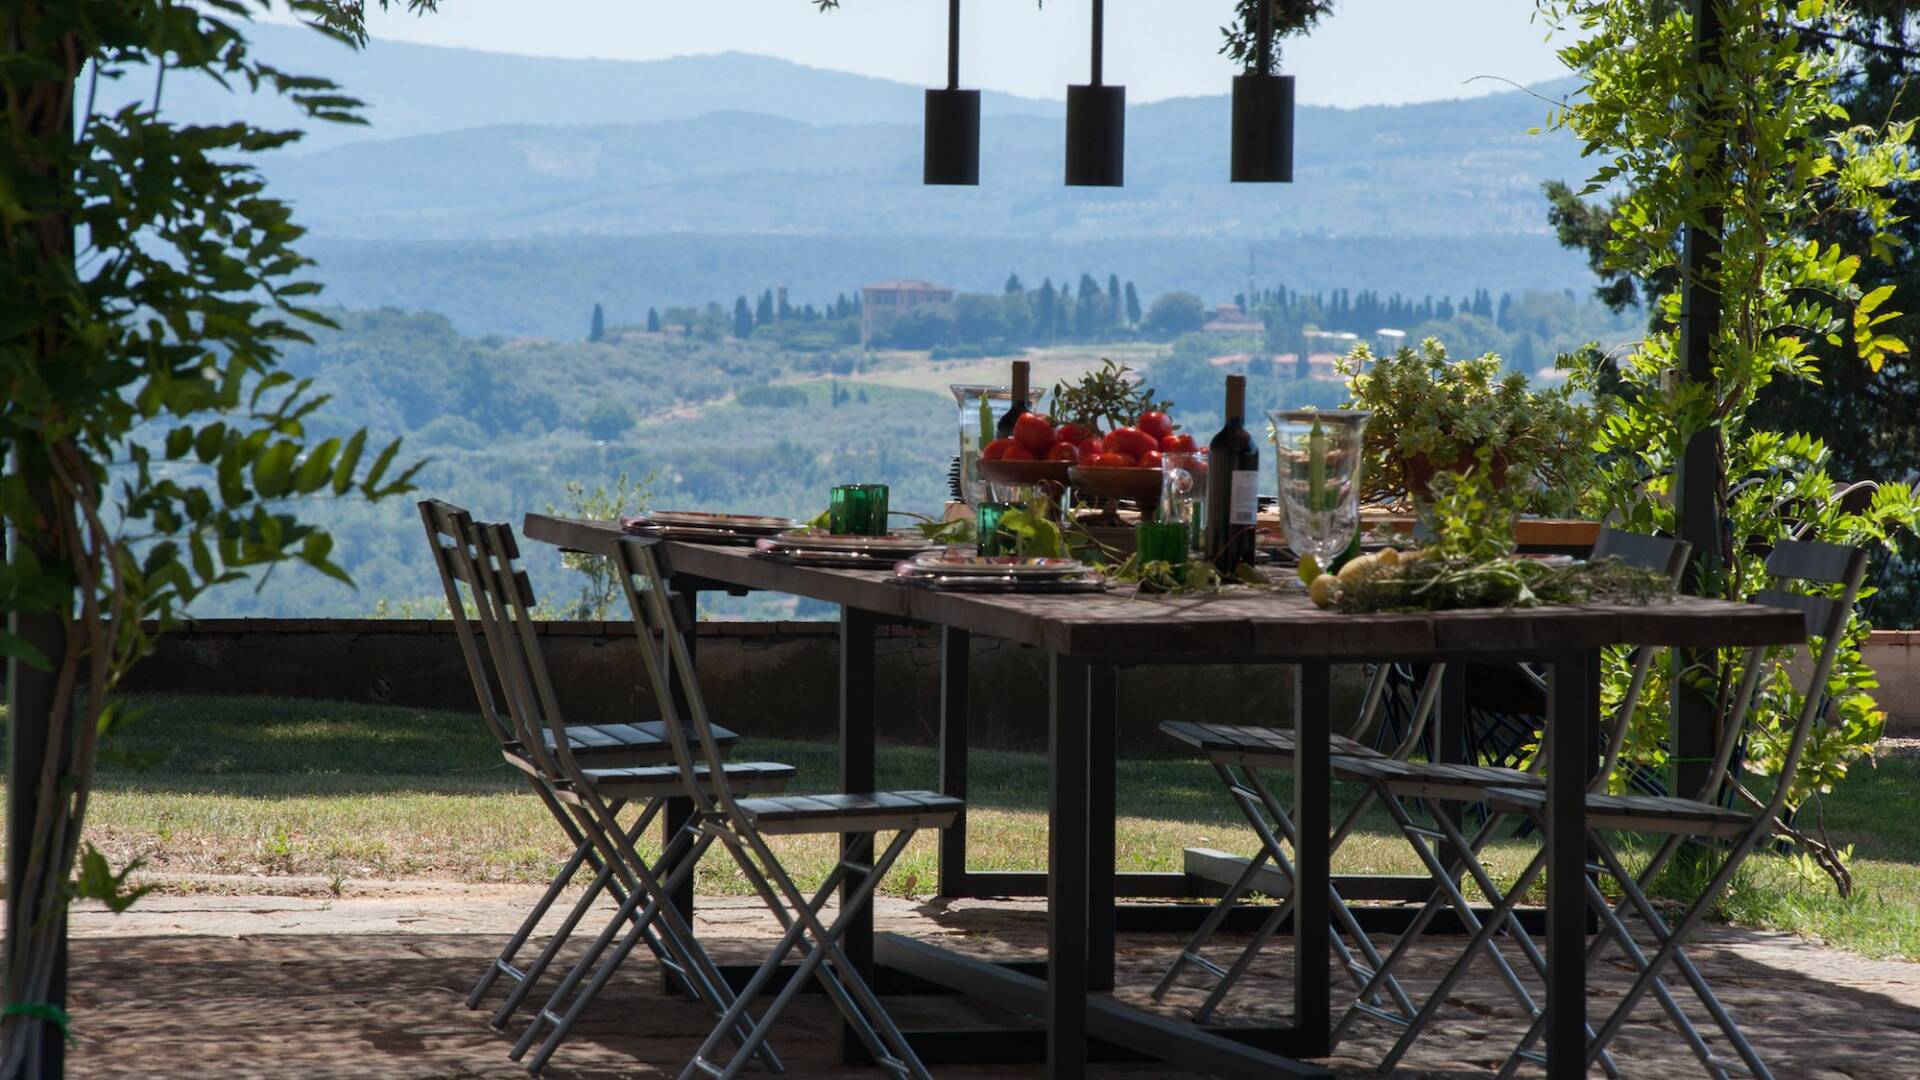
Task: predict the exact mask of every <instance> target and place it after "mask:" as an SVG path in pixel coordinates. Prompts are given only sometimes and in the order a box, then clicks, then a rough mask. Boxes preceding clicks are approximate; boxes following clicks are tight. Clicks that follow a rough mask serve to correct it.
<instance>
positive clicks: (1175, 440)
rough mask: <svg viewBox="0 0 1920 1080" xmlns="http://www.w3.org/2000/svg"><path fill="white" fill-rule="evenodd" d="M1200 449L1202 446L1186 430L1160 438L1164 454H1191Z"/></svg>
mask: <svg viewBox="0 0 1920 1080" xmlns="http://www.w3.org/2000/svg"><path fill="white" fill-rule="evenodd" d="M1198 449H1200V446H1199V444H1197V443H1195V442H1194V441H1193V436H1191V435H1189V434H1187V433H1186V432H1184V431H1183V432H1181V433H1180V434H1178V435H1169V436H1167V437H1166V438H1164V439H1161V440H1160V452H1161V453H1163V454H1191V453H1193V452H1194V451H1195V450H1198Z"/></svg>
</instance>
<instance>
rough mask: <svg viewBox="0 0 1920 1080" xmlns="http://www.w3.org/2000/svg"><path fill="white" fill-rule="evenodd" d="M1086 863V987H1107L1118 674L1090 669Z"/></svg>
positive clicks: (1112, 944) (1117, 761)
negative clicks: (1088, 869)
mask: <svg viewBox="0 0 1920 1080" xmlns="http://www.w3.org/2000/svg"><path fill="white" fill-rule="evenodd" d="M1087 692H1088V720H1087V723H1088V729H1087V770H1088V777H1087V779H1088V783H1087V829H1088V832H1087V862H1088V863H1090V864H1092V866H1093V880H1092V883H1091V885H1090V890H1091V891H1090V892H1089V894H1088V898H1087V986H1088V988H1089V989H1092V990H1112V989H1113V965H1114V950H1115V947H1116V946H1115V940H1114V931H1115V918H1116V915H1117V910H1116V908H1115V906H1114V891H1115V881H1114V870H1115V866H1114V863H1115V861H1116V859H1115V854H1116V851H1115V849H1116V848H1117V846H1118V845H1117V843H1116V840H1115V837H1114V833H1115V831H1116V830H1117V828H1118V826H1119V818H1120V810H1119V805H1118V797H1117V794H1116V792H1115V790H1114V789H1115V786H1116V781H1117V777H1116V775H1115V774H1116V773H1117V772H1118V770H1119V767H1120V672H1119V670H1118V669H1116V668H1114V667H1112V666H1111V665H1102V666H1099V667H1095V668H1093V669H1092V673H1091V677H1090V679H1089V682H1088V691H1087Z"/></svg>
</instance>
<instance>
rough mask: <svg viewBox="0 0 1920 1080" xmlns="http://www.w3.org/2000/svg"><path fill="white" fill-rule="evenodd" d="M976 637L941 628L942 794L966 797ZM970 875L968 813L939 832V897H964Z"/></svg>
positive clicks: (962, 631)
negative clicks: (970, 676)
mask: <svg viewBox="0 0 1920 1080" xmlns="http://www.w3.org/2000/svg"><path fill="white" fill-rule="evenodd" d="M972 644H973V635H972V634H971V633H970V632H968V631H966V630H956V629H954V628H953V627H951V626H944V627H941V628H940V793H941V794H942V795H952V796H953V797H955V798H957V799H964V798H966V797H967V726H968V724H969V723H970V722H971V720H972V715H971V713H969V712H968V709H969V707H970V706H969V702H968V697H967V677H968V663H969V661H970V660H971V652H970V649H971V647H972ZM966 874H967V813H966V811H964V810H962V811H961V812H960V816H959V817H958V818H956V819H955V820H954V823H953V824H952V825H950V826H948V827H947V828H945V829H943V830H941V832H940V895H942V896H960V895H963V892H962V889H963V883H964V882H965V880H966Z"/></svg>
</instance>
